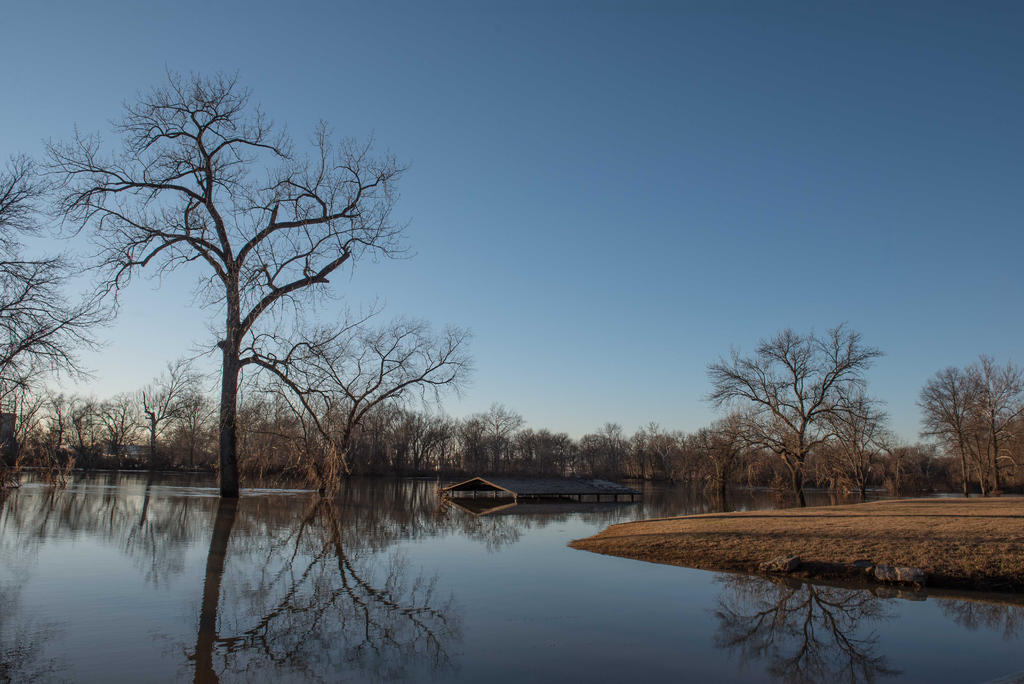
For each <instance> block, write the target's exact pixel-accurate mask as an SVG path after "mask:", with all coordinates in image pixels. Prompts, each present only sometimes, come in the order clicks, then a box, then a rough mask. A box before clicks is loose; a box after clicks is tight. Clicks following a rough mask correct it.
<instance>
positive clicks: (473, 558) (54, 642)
mask: <svg viewBox="0 0 1024 684" xmlns="http://www.w3.org/2000/svg"><path fill="white" fill-rule="evenodd" d="M817 502H818V503H826V501H824V500H820V501H817ZM478 503H481V502H478ZM736 503H737V505H738V506H739V507H746V508H750V507H771V506H773V505H775V499H774V498H773V497H772V496H771V495H768V494H761V495H752V494H748V495H746V496H744V497H742V498H740V499H737V501H736ZM702 510H707V504H706V503H705V502H704V501H702V500H701V499H700V497H697V496H693V495H689V494H687V493H686V492H683V491H679V490H672V489H669V488H665V487H659V488H649V489H648V491H647V495H646V497H645V501H644V502H643V503H637V504H632V505H631V504H619V505H614V504H596V505H594V504H585V505H577V504H565V505H544V506H541V505H532V506H531V505H525V506H519V507H514V508H506V509H503V510H500V511H495V512H493V513H490V514H486V515H477V514H474V513H473V512H470V511H466V510H463V509H460V508H457V507H453V506H446V505H442V504H440V503H439V501H438V498H437V495H436V492H435V483H434V482H430V481H423V480H397V481H396V480H356V481H353V482H351V483H349V484H347V485H346V487H345V489H344V490H343V492H342V493H341V495H340V496H339V497H338V498H337V499H334V500H331V501H323V500H320V499H318V498H317V497H316V496H315V495H314V494H312V493H310V492H303V491H285V490H251V491H247V492H245V494H244V496H243V498H242V499H241V500H240V501H239V502H237V503H233V502H221V501H220V500H219V499H218V498H217V496H216V491H215V489H214V488H213V482H212V481H210V480H205V479H189V478H187V477H184V476H181V477H177V476H176V477H170V476H159V477H156V478H149V479H147V476H146V475H144V474H142V475H135V474H123V473H112V474H105V475H94V476H89V477H81V478H79V479H78V480H77V481H76V482H75V483H73V484H72V485H71V486H70V487H68V488H67V489H65V490H61V491H54V490H51V489H48V488H45V487H42V486H37V485H31V484H30V485H26V486H24V487H22V488H21V489H20V490H18V491H16V492H14V493H12V494H10V495H8V496H7V497H6V499H4V500H2V502H0V680H11V681H17V682H22V681H33V680H41V681H62V680H67V681H76V682H115V681H123V682H147V681H154V682H163V681H188V680H192V681H200V682H214V681H224V682H227V681H244V682H250V681H255V682H260V681H307V680H311V681H352V682H361V681H453V682H473V683H474V684H479V682H513V681H581V682H583V681H586V682H606V681H656V680H665V681H668V680H680V679H684V680H687V681H752V682H761V681H786V682H801V681H813V682H825V681H840V680H845V681H881V680H885V679H890V678H892V679H893V680H895V679H899V680H901V681H903V680H905V681H921V682H939V681H942V682H961V681H962V682H978V681H987V680H993V679H999V678H1006V677H1008V676H1011V675H1013V674H1014V673H1017V676H1019V677H1021V678H1022V679H1021V680H1017V679H1014V678H1013V677H1010V678H1009V679H1006V680H1005V681H1024V606H1021V605H1016V604H1014V603H1012V602H1005V601H1003V600H988V601H984V602H979V601H964V600H954V599H950V598H945V597H937V596H928V597H927V598H926V599H925V600H921V599H922V597H921V596H917V595H907V596H906V597H905V598H900V597H896V596H892V597H880V596H877V595H875V594H873V593H870V592H867V591H863V590H853V589H846V588H839V587H829V586H821V585H809V584H804V583H801V582H786V581H778V582H774V583H773V582H770V581H767V580H764V579H760V578H752V577H746V576H737V575H723V574H719V573H712V572H705V571H700V570H689V569H685V568H678V567H672V566H664V565H655V564H650V563H643V562H638V561H631V560H625V559H619V558H612V557H606V556H600V555H595V554H591V553H588V552H585V551H576V550H573V549H570V548H568V547H567V546H566V544H567V542H569V541H570V540H572V539H576V538H580V537H584V536H588V535H591V534H593V533H595V532H597V531H599V530H601V529H603V528H604V527H606V526H607V525H609V524H612V523H614V522H620V521H624V520H631V519H639V518H644V517H652V516H664V515H676V514H683V513H690V512H699V511H702ZM911 599H912V600H911Z"/></svg>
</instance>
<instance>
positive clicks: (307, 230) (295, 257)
mask: <svg viewBox="0 0 1024 684" xmlns="http://www.w3.org/2000/svg"><path fill="white" fill-rule="evenodd" d="M168 80H169V82H168V84H167V85H166V86H164V87H162V88H157V89H155V90H154V91H152V92H151V93H150V94H148V95H145V96H142V97H140V98H139V100H138V101H137V102H135V103H134V104H129V105H127V106H126V111H125V113H124V116H123V117H122V118H121V119H120V121H118V122H117V123H116V124H115V131H116V132H117V133H118V134H119V135H120V137H121V146H120V151H119V152H118V153H115V154H112V155H111V154H107V153H106V152H105V151H104V149H103V147H102V146H101V142H100V138H99V137H95V136H93V137H90V136H81V135H77V134H76V136H75V137H74V138H73V139H72V140H71V141H70V142H68V143H58V144H51V145H50V146H49V150H48V151H49V159H50V162H49V168H50V171H51V172H52V173H53V174H54V175H55V177H57V178H58V179H59V180H60V181H61V184H62V193H61V205H60V206H61V210H62V211H63V213H64V215H65V216H66V218H67V219H68V220H69V221H72V222H75V223H77V225H79V226H80V227H81V228H83V229H90V230H91V232H92V233H93V234H94V236H95V238H96V240H97V241H98V243H99V245H100V249H101V250H102V264H101V265H102V267H103V268H104V271H105V273H106V285H107V287H108V288H110V289H111V290H113V291H117V290H119V289H120V288H122V287H124V286H125V285H126V284H127V283H128V282H129V281H130V280H131V278H132V277H134V276H135V275H136V274H137V273H138V272H140V271H143V270H147V271H149V272H153V273H156V274H162V273H166V272H169V271H173V270H177V269H179V268H183V267H188V268H190V269H191V268H193V267H202V268H203V269H204V270H205V273H204V275H203V276H202V277H201V280H200V283H201V285H200V288H201V290H200V292H201V297H202V302H203V303H204V304H205V305H207V306H212V307H214V308H215V310H216V311H217V312H218V314H219V315H220V316H223V319H222V320H223V327H222V332H221V339H220V340H219V341H218V342H217V346H218V347H219V348H220V350H221V353H222V373H221V393H220V427H219V433H220V478H221V495H222V496H228V497H236V496H238V486H239V485H238V449H237V431H236V421H237V413H238V392H239V390H238V388H239V375H240V373H241V371H242V368H243V367H244V366H245V365H246V364H247V363H252V362H254V359H253V358H251V357H250V358H247V359H244V360H243V359H242V357H241V353H240V350H241V349H242V348H243V347H244V346H245V345H246V340H247V339H251V337H252V336H253V335H255V334H257V333H258V331H259V329H260V328H259V325H260V324H261V323H263V324H266V321H267V319H269V318H272V319H275V320H276V322H277V323H280V322H281V320H282V316H283V314H284V313H285V307H286V306H287V305H288V304H292V305H294V306H298V305H299V300H298V299H297V298H298V297H300V295H302V294H303V293H313V292H319V293H327V292H328V291H327V285H328V283H329V278H330V277H331V275H332V274H334V273H335V272H337V271H338V269H340V268H341V267H342V266H343V265H345V264H350V265H351V264H353V263H355V262H356V261H358V260H359V259H360V257H362V256H364V255H377V256H389V255H393V254H395V253H396V251H398V250H399V249H400V245H399V242H398V238H399V236H400V233H401V230H402V226H401V225H398V224H395V223H394V222H393V221H392V219H391V212H392V207H393V206H394V203H395V200H396V197H397V195H396V194H395V184H396V182H397V181H398V179H399V177H400V176H401V174H402V170H403V169H402V167H401V166H399V165H398V164H397V163H396V162H395V160H394V159H393V158H391V157H382V158H375V157H374V156H373V154H372V146H371V144H370V143H367V144H356V143H355V142H353V141H351V140H345V141H342V142H341V143H340V144H335V143H334V142H332V139H331V134H330V131H329V129H328V127H327V125H326V124H323V123H321V124H320V125H319V126H318V127H317V128H316V130H315V132H314V134H313V142H312V149H311V153H310V154H308V155H306V154H302V153H298V152H295V151H294V149H293V145H292V143H291V141H290V140H289V138H288V137H287V136H286V135H285V134H284V133H283V132H275V130H274V127H273V126H272V124H271V123H270V121H269V120H268V119H267V117H266V116H265V115H264V114H263V112H262V111H261V110H260V109H259V108H258V107H255V106H253V105H251V103H250V100H249V92H248V91H247V90H245V89H244V88H242V87H241V86H240V85H239V84H238V82H237V80H236V79H235V78H234V77H225V76H215V77H213V78H205V77H201V76H190V77H183V76H179V75H175V74H171V75H170V76H169V79H168ZM197 273H198V271H197Z"/></svg>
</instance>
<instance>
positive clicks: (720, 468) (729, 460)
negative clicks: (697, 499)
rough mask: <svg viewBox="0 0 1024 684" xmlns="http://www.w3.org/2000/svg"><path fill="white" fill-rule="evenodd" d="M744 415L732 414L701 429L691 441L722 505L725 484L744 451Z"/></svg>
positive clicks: (729, 479)
mask: <svg viewBox="0 0 1024 684" xmlns="http://www.w3.org/2000/svg"><path fill="white" fill-rule="evenodd" d="M743 426H744V416H743V415H741V414H740V413H732V414H730V415H728V416H726V417H725V418H723V419H721V420H718V421H715V422H714V423H712V425H711V426H710V427H705V428H701V429H700V430H698V431H697V432H696V433H695V434H694V435H693V437H692V438H691V443H692V444H693V447H694V449H695V451H696V452H697V454H698V457H699V458H700V459H701V460H702V461H703V462H704V463H705V464H706V465H707V466H708V471H709V480H710V481H709V485H710V488H711V491H712V492H714V493H715V494H716V496H717V497H718V499H719V501H720V502H721V504H722V505H723V507H724V506H725V502H726V491H727V487H728V485H729V482H730V481H731V480H732V478H733V476H734V475H735V474H736V472H737V471H738V470H739V467H740V464H741V463H742V461H743V455H744V453H745V452H746V450H747V443H746V439H745V437H744V429H743Z"/></svg>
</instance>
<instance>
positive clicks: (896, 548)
mask: <svg viewBox="0 0 1024 684" xmlns="http://www.w3.org/2000/svg"><path fill="white" fill-rule="evenodd" d="M570 546H572V547H573V548H577V549H585V550H587V551H594V552H596V553H604V554H609V555H613V556H622V557H625V558H636V559H639V560H645V561H651V562H655V563H669V564H672V565H684V566H687V567H692V568H703V569H706V570H725V571H739V572H754V571H756V570H757V565H758V563H760V562H762V561H765V560H770V559H772V558H777V557H779V556H789V555H794V556H799V557H800V558H801V559H802V560H803V561H804V562H805V563H808V565H807V566H805V568H804V570H803V573H804V574H805V575H806V576H814V575H815V572H814V570H813V568H814V565H815V564H822V565H823V566H824V565H826V564H832V563H852V562H854V561H857V560H870V561H873V562H874V563H886V564H890V565H901V566H911V567H916V568H921V569H922V570H924V571H925V572H927V573H928V575H929V579H928V584H929V585H930V586H943V587H955V588H962V589H990V590H993V589H994V590H1003V591H1006V590H1010V591H1021V590H1024V499H1022V498H1005V499H970V500H963V499H960V500H956V499H913V500H905V501H879V502H873V503H863V504H855V505H848V506H822V507H818V508H804V509H788V510H779V511H752V512H746V513H718V514H705V515H694V516H687V517H683V518H664V519H657V520H646V521H641V522H635V523H624V524H621V525H613V526H612V527H609V528H608V529H606V530H604V531H603V532H601V533H599V534H596V535H594V536H593V537H589V538H587V539H579V540H576V541H574V542H572V543H571V544H570Z"/></svg>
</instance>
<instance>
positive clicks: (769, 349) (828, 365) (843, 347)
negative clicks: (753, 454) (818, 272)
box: [708, 325, 881, 506]
mask: <svg viewBox="0 0 1024 684" xmlns="http://www.w3.org/2000/svg"><path fill="white" fill-rule="evenodd" d="M880 355H881V352H880V351H879V350H877V349H875V348H874V347H868V346H865V345H864V344H863V343H862V342H861V336H860V334H859V333H857V332H854V331H852V330H849V329H847V328H846V327H845V326H843V325H840V326H838V327H836V328H834V329H832V330H830V331H828V333H827V334H825V335H824V336H822V337H819V336H817V335H815V334H814V333H809V334H806V335H801V334H798V333H795V332H793V331H792V330H788V329H787V330H784V331H782V332H780V333H779V334H777V335H776V336H775V337H773V338H771V339H768V340H762V341H761V342H760V343H759V344H758V345H757V348H756V349H755V351H754V355H753V356H750V357H741V356H740V355H739V353H738V352H736V351H733V353H732V356H731V357H730V358H729V359H722V360H720V361H718V362H716V363H712V364H711V365H710V366H708V376H709V378H710V380H711V386H712V389H711V394H710V395H709V399H710V401H711V402H712V404H714V405H715V406H716V407H723V406H726V405H738V406H739V407H741V408H743V409H745V412H744V415H746V416H748V417H749V420H748V421H747V424H746V426H745V428H746V429H745V432H746V435H747V438H748V440H749V442H750V443H751V444H752V445H753V446H756V447H760V448H764V449H768V450H770V451H772V452H773V453H775V454H776V455H777V456H779V458H781V459H782V461H783V463H785V465H786V468H787V469H788V470H789V473H790V478H791V482H792V486H793V493H794V495H795V497H796V500H797V503H798V504H799V505H800V506H806V505H807V501H806V498H805V497H804V464H805V463H806V461H807V457H808V455H809V454H810V453H811V451H812V450H813V449H814V448H815V447H817V446H819V445H821V444H824V443H825V442H826V440H828V439H829V437H830V436H831V430H830V425H829V420H828V419H829V418H830V417H831V416H833V415H834V414H835V413H836V412H837V411H839V410H841V405H842V399H843V397H844V396H845V395H848V394H849V393H850V392H852V391H853V390H855V389H857V388H860V387H863V386H864V384H865V380H864V372H865V371H866V370H867V369H868V367H870V365H871V363H872V361H873V360H874V359H875V358H877V357H878V356H880Z"/></svg>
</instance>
